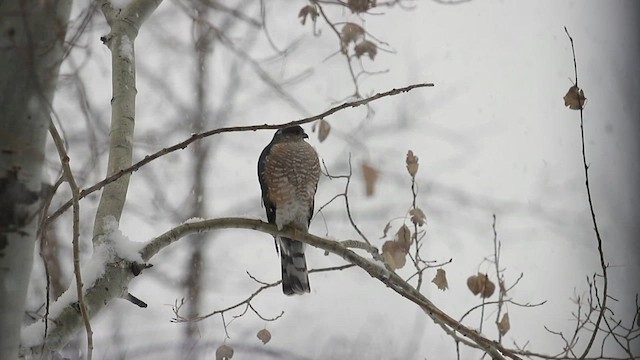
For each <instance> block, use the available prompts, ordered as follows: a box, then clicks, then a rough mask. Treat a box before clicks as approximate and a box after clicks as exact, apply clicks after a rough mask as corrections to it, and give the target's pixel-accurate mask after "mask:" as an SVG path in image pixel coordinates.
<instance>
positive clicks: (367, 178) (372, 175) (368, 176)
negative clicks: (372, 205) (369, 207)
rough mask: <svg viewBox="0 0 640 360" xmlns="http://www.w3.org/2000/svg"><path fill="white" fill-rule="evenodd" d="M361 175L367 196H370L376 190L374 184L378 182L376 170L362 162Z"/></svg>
mask: <svg viewBox="0 0 640 360" xmlns="http://www.w3.org/2000/svg"><path fill="white" fill-rule="evenodd" d="M362 174H363V175H364V184H365V189H366V192H367V196H372V195H373V193H374V192H375V190H376V182H377V181H378V170H376V168H374V167H373V166H371V165H369V164H367V163H366V162H364V163H362Z"/></svg>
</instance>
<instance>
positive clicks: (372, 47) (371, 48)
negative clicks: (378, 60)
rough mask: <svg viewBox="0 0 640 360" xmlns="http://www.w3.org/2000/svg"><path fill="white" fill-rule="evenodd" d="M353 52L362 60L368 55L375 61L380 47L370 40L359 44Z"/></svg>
mask: <svg viewBox="0 0 640 360" xmlns="http://www.w3.org/2000/svg"><path fill="white" fill-rule="evenodd" d="M353 50H355V52H356V57H357V58H360V57H362V55H364V54H367V56H369V59H371V60H374V59H375V57H376V55H377V54H378V46H377V45H376V44H374V43H372V42H371V41H369V40H365V41H363V42H361V43H359V44H357V45H356V46H355V47H354V48H353Z"/></svg>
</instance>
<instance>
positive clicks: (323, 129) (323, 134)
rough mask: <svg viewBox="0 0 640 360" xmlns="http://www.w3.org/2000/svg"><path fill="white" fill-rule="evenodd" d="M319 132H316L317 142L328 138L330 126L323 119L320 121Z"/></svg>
mask: <svg viewBox="0 0 640 360" xmlns="http://www.w3.org/2000/svg"><path fill="white" fill-rule="evenodd" d="M319 122H320V130H318V140H319V141H320V142H323V141H324V139H326V138H327V136H329V132H330V131H331V125H329V122H327V121H326V120H324V119H320V121H319Z"/></svg>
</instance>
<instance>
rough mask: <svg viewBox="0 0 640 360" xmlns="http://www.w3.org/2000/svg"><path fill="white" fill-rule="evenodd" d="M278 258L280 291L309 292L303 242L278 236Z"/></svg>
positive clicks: (287, 292) (286, 293)
mask: <svg viewBox="0 0 640 360" xmlns="http://www.w3.org/2000/svg"><path fill="white" fill-rule="evenodd" d="M279 240H280V260H281V263H282V292H283V293H284V294H285V295H302V294H304V293H308V292H311V287H310V286H309V275H308V274H307V260H306V259H305V257H304V243H303V242H300V241H297V240H291V239H288V238H280V239H279Z"/></svg>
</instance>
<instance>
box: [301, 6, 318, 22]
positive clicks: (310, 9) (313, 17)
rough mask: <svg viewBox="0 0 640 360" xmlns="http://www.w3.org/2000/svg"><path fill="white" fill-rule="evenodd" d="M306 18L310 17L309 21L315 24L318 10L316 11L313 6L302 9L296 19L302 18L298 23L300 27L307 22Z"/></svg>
mask: <svg viewBox="0 0 640 360" xmlns="http://www.w3.org/2000/svg"><path fill="white" fill-rule="evenodd" d="M307 16H310V17H311V21H313V22H316V18H317V17H318V10H316V8H315V6H313V5H307V6H305V7H303V8H302V9H300V12H299V13H298V17H299V18H302V19H300V22H301V23H302V25H304V24H305V22H306V21H307Z"/></svg>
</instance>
